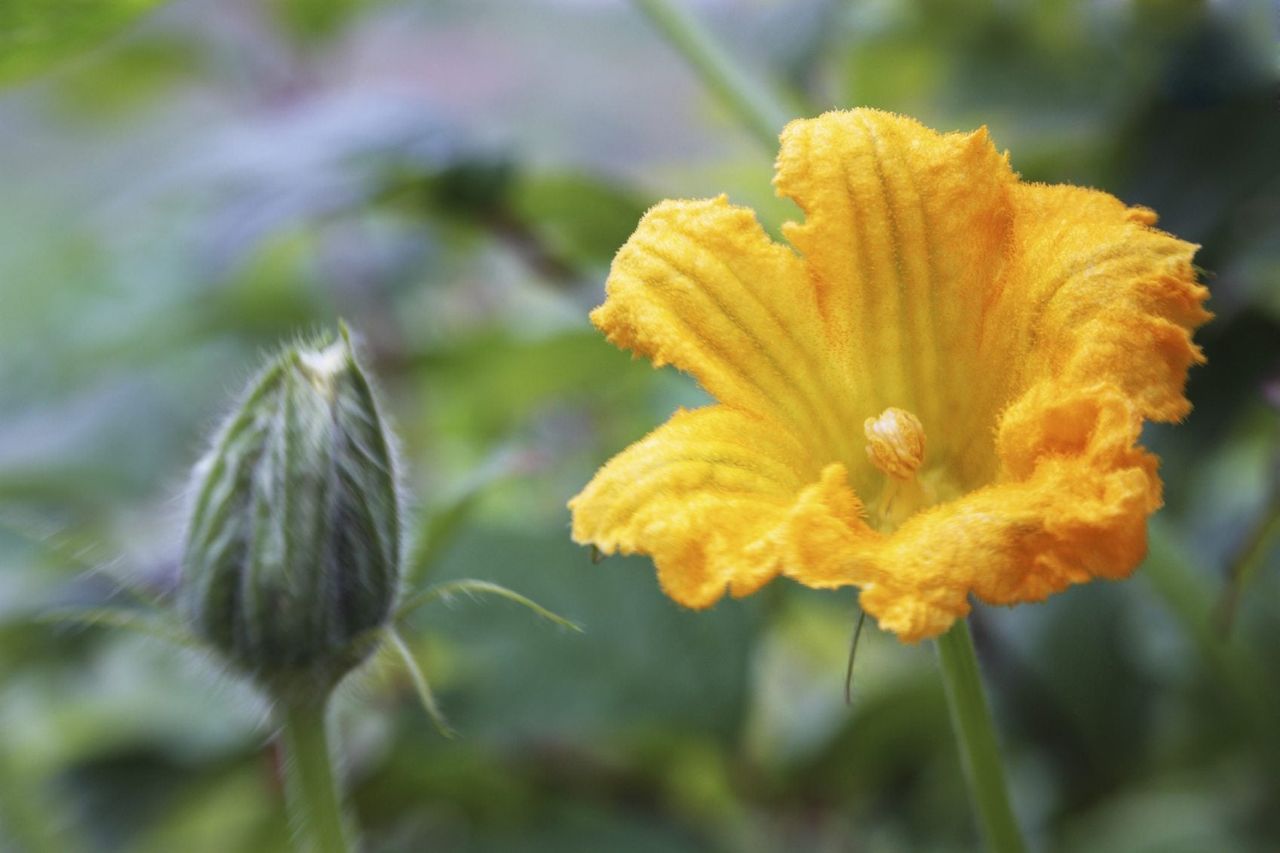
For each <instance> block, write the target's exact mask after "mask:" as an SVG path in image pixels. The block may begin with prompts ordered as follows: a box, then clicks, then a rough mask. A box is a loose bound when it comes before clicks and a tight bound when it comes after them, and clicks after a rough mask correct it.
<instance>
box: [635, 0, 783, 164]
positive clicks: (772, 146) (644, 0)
mask: <svg viewBox="0 0 1280 853" xmlns="http://www.w3.org/2000/svg"><path fill="white" fill-rule="evenodd" d="M635 4H636V6H638V7H639V8H640V11H641V12H643V13H644V14H645V15H647V16H648V17H649V20H651V21H652V22H653V23H654V25H655V26H657V28H658V29H659V30H661V31H662V34H663V35H664V36H666V38H667V40H668V41H669V42H671V44H672V45H673V46H674V47H675V48H676V50H678V51H680V53H681V54H683V55H684V58H685V59H686V60H688V62H689V64H690V65H692V66H693V68H694V70H695V71H697V72H698V75H699V76H700V77H702V79H703V82H705V83H706V84H707V86H708V88H710V89H711V90H712V91H713V92H715V94H716V96H717V97H719V98H720V99H721V100H722V101H724V103H725V105H726V106H727V107H729V109H731V110H732V111H733V112H734V113H736V114H737V116H738V118H740V119H741V120H742V122H743V124H745V125H746V127H747V129H748V130H750V131H751V133H752V135H753V136H755V137H756V139H757V140H759V141H760V143H761V144H763V145H764V147H765V149H766V150H768V151H769V152H770V153H773V152H774V151H776V150H777V148H778V133H779V132H780V131H781V130H782V127H783V125H785V124H786V123H787V121H788V119H790V118H791V110H788V109H787V108H786V107H785V106H783V104H782V103H781V102H780V101H779V100H778V99H777V98H776V97H775V96H774V95H773V93H772V92H770V91H769V90H768V89H766V88H765V87H764V86H763V85H761V84H760V83H759V82H757V81H756V80H754V79H752V78H751V77H749V76H748V75H747V74H746V73H744V72H743V70H742V69H741V68H740V67H739V66H738V65H736V64H735V63H734V61H733V60H732V59H730V58H729V55H728V54H727V53H725V51H724V49H723V48H721V47H720V45H719V44H717V43H716V40H715V39H714V38H712V36H711V34H710V33H708V32H707V31H706V30H705V29H703V27H702V25H701V24H699V23H698V22H697V21H696V20H695V19H694V18H693V16H692V15H690V14H689V12H688V11H686V10H685V9H683V8H681V7H680V6H679V5H678V4H676V3H673V2H672V0H635Z"/></svg>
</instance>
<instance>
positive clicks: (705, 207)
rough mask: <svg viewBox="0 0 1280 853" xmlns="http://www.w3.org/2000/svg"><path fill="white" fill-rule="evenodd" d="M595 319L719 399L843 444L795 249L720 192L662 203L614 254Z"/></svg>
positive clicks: (622, 342) (620, 340) (614, 337)
mask: <svg viewBox="0 0 1280 853" xmlns="http://www.w3.org/2000/svg"><path fill="white" fill-rule="evenodd" d="M605 291H606V294H607V298H606V300H605V303H604V304H603V305H601V306H600V307H599V308H597V309H596V310H595V311H593V312H592V313H591V320H592V322H594V323H595V324H596V326H597V327H599V328H600V329H601V330H602V331H603V332H604V333H605V334H606V335H607V336H608V337H609V340H610V341H612V342H613V343H614V344H616V345H618V346H620V347H625V348H627V349H631V350H634V351H635V352H636V353H637V354H639V355H643V356H647V357H648V358H650V359H652V360H653V363H654V365H655V366H662V365H664V364H668V363H670V364H674V365H675V366H676V367H679V368H680V369H681V370H685V371H687V372H689V373H691V374H693V375H694V376H695V377H697V379H698V380H699V382H701V383H702V386H703V387H704V388H706V390H707V391H708V392H710V393H711V394H712V395H714V396H715V397H716V398H717V399H718V400H720V401H721V402H723V403H726V404H728V405H732V406H735V407H737V408H740V409H743V410H745V411H750V412H754V413H756V414H758V415H762V416H766V415H767V416H768V417H771V418H775V419H777V420H779V421H781V422H782V423H783V424H785V425H788V426H790V427H793V428H799V429H801V430H802V432H801V434H804V435H807V436H810V440H812V441H813V442H815V443H817V444H821V445H822V446H824V447H825V448H826V449H827V452H829V453H834V452H836V451H837V450H838V449H839V448H841V447H846V448H847V447H848V446H849V443H850V437H849V436H847V434H846V431H845V430H844V427H843V422H842V420H841V419H840V417H839V415H838V410H839V407H838V404H834V403H833V402H832V400H831V399H830V398H829V395H830V392H831V389H832V388H839V387H840V385H839V383H836V382H834V381H833V380H832V379H831V376H830V368H829V364H830V359H829V358H828V357H827V353H826V352H825V346H826V342H825V339H824V337H823V335H822V328H821V324H820V321H819V319H818V315H817V305H816V302H815V301H814V298H813V291H812V289H811V288H810V286H809V284H808V281H807V280H806V278H805V276H804V272H803V268H802V266H801V263H800V261H799V259H798V258H796V256H795V254H794V253H793V252H792V251H791V250H790V249H788V248H786V247H785V246H781V245H779V244H777V243H775V242H773V241H772V240H770V239H769V237H768V235H767V234H765V232H764V229H762V228H761V227H760V224H759V222H757V221H756V218H755V215H754V214H753V213H752V212H751V211H750V210H748V209H746V208H742V207H734V206H732V205H730V204H729V203H728V201H727V200H726V199H725V198H724V197H723V196H721V197H720V198H716V199H711V200H707V201H665V202H662V203H661V204H659V205H657V206H656V207H654V208H653V209H652V210H650V211H649V212H648V213H647V214H645V217H644V218H643V219H642V220H641V221H640V225H639V226H638V227H637V228H636V232H635V234H633V235H632V237H631V239H630V240H628V241H627V243H626V245H624V246H623V247H622V249H620V250H619V252H618V255H617V257H616V258H615V259H614V262H613V267H612V269H611V270H610V272H609V279H608V281H607V282H606V285H605Z"/></svg>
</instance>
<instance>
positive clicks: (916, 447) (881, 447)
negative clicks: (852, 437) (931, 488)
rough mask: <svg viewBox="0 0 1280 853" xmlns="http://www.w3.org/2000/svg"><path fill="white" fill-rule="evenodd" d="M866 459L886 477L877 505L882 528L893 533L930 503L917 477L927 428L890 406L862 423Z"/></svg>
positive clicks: (909, 415)
mask: <svg viewBox="0 0 1280 853" xmlns="http://www.w3.org/2000/svg"><path fill="white" fill-rule="evenodd" d="M862 431H863V433H864V434H865V435H866V437H867V458H868V459H869V460H871V464H872V465H874V466H876V468H877V469H879V470H880V471H881V472H883V473H884V475H885V482H884V488H883V489H882V490H881V492H880V500H879V502H878V517H879V527H880V528H881V529H882V530H885V531H891V530H893V529H895V528H896V527H897V526H898V525H900V524H901V523H902V522H903V521H906V520H907V518H909V517H910V516H911V515H912V514H913V513H915V512H916V511H917V510H919V509H921V508H922V507H924V506H925V505H926V504H928V503H929V500H928V497H927V495H926V494H925V491H924V487H923V486H922V485H921V484H920V480H919V478H918V477H917V476H916V475H917V473H919V471H920V466H922V465H923V464H924V451H925V437H924V425H923V424H921V423H920V419H919V418H917V417H916V416H915V415H913V414H911V413H910V412H908V411H906V410H905V409H898V408H894V407H892V406H890V407H889V408H887V409H885V410H884V411H883V412H881V413H880V416H879V417H875V418H867V419H866V421H864V422H863V424H862Z"/></svg>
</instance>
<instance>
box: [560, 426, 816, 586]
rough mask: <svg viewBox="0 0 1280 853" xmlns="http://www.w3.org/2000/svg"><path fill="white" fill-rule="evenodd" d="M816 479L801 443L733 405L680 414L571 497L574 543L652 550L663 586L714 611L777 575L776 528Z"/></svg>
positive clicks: (611, 549) (609, 549) (607, 550)
mask: <svg viewBox="0 0 1280 853" xmlns="http://www.w3.org/2000/svg"><path fill="white" fill-rule="evenodd" d="M816 475H817V469H816V467H815V466H814V463H813V461H812V456H811V455H810V453H809V451H808V450H807V449H806V448H805V446H804V445H803V443H802V442H800V441H799V440H798V439H796V438H795V437H793V436H792V435H791V434H790V433H788V432H787V431H785V430H781V429H779V428H778V426H777V424H776V423H773V422H769V421H764V420H761V419H760V418H758V417H756V416H754V415H751V414H748V413H745V412H742V411H739V410H735V409H731V408H728V407H726V406H709V407H707V408H704V409H696V410H693V411H680V412H677V413H676V414H675V415H674V416H673V417H672V418H671V420H670V421H668V422H667V423H666V424H664V425H663V426H661V427H659V428H658V429H656V430H654V431H653V432H652V433H650V434H649V435H648V436H646V437H645V438H643V439H641V440H640V441H639V442H637V443H635V444H633V445H632V446H631V447H628V448H627V449H626V450H624V451H623V452H622V453H620V454H618V455H617V456H615V457H614V458H613V459H612V460H610V461H609V462H608V464H606V465H605V466H604V467H603V468H601V469H600V471H599V472H598V473H597V474H596V476H595V477H594V478H593V479H592V481H591V482H590V483H588V484H587V487H586V488H585V489H583V491H582V493H581V494H579V495H578V496H577V497H575V498H574V499H573V500H572V501H570V502H569V508H570V509H571V510H572V511H573V539H574V541H575V542H578V543H581V544H588V543H593V544H595V545H596V546H597V547H599V548H600V549H601V550H602V551H604V552H605V553H614V552H622V553H624V554H632V553H644V554H650V555H652V556H653V560H654V563H655V564H656V565H657V568H658V579H659V581H660V582H661V583H662V587H663V589H664V590H665V591H666V592H667V594H668V595H670V596H671V597H672V598H674V599H675V600H676V601H679V602H680V603H681V604H684V605H687V606H689V607H707V606H709V605H711V604H712V603H714V602H715V601H716V600H717V599H718V598H720V597H721V596H722V595H723V594H724V592H725V589H726V587H728V588H730V589H731V591H732V592H733V593H734V594H735V595H746V594H748V593H750V592H754V591H755V590H756V589H758V588H759V587H760V586H761V585H762V584H764V583H765V582H767V581H768V580H770V579H771V578H773V577H774V576H775V575H776V574H777V573H778V571H779V568H780V566H779V563H778V559H777V555H776V549H775V548H774V547H773V546H772V544H771V543H770V541H769V539H768V534H769V533H770V532H771V531H772V530H773V528H775V527H776V526H777V525H778V524H780V523H781V522H782V521H783V520H784V519H785V517H786V513H787V510H788V507H789V506H790V504H791V502H792V500H793V499H794V497H795V494H796V492H797V491H799V489H800V487H801V486H802V485H803V484H804V483H805V482H806V481H807V480H811V479H813V477H815V476H816Z"/></svg>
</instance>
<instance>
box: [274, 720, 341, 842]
mask: <svg viewBox="0 0 1280 853" xmlns="http://www.w3.org/2000/svg"><path fill="white" fill-rule="evenodd" d="M325 707H326V702H325V701H317V702H308V701H297V702H291V703H288V704H285V705H283V706H282V708H281V711H282V716H283V720H284V728H283V731H282V734H281V736H282V738H283V743H284V753H285V756H284V758H285V783H286V794H287V798H288V803H289V820H290V822H291V823H292V824H293V831H294V833H295V837H296V839H297V841H298V844H299V848H300V849H302V850H306V851H308V853H349V851H351V850H353V849H354V847H353V846H352V843H351V838H352V834H351V831H350V829H349V828H348V824H347V821H346V819H345V815H344V812H343V809H342V798H341V796H340V795H339V793H338V780H337V776H336V775H335V774H334V772H333V760H332V757H331V755H330V752H329V739H328V736H327V735H326V732H325Z"/></svg>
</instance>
